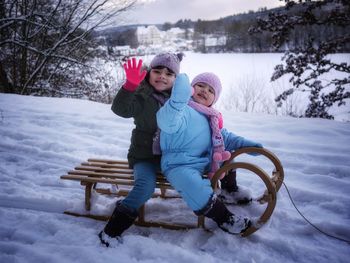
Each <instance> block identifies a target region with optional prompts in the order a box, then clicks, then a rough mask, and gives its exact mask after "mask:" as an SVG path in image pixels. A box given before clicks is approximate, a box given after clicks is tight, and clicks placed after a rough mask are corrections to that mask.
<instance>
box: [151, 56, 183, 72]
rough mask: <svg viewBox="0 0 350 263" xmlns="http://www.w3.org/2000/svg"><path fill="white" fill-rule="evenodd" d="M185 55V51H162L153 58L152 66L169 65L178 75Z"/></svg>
mask: <svg viewBox="0 0 350 263" xmlns="http://www.w3.org/2000/svg"><path fill="white" fill-rule="evenodd" d="M183 56H184V54H183V53H178V54H174V53H161V54H158V55H156V56H155V57H154V58H153V60H152V61H151V65H150V66H151V68H156V67H159V66H161V67H167V68H168V69H170V70H172V71H173V72H174V73H175V74H176V75H178V74H179V72H180V62H181V60H182V57H183Z"/></svg>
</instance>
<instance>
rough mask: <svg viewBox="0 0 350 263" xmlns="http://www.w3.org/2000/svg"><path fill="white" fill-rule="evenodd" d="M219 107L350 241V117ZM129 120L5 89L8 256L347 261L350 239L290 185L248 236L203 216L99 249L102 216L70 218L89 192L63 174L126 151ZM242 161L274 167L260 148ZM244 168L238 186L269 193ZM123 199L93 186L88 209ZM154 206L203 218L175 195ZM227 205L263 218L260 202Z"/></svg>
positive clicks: (171, 215)
mask: <svg viewBox="0 0 350 263" xmlns="http://www.w3.org/2000/svg"><path fill="white" fill-rule="evenodd" d="M222 113H223V117H224V121H225V126H226V127H227V128H228V129H229V130H231V131H233V132H235V133H237V134H239V135H242V136H245V137H247V138H250V139H254V140H257V141H259V142H261V143H263V145H264V146H265V148H267V149H269V150H270V151H272V152H274V153H275V154H276V155H277V156H278V157H279V158H280V160H281V162H282V164H283V166H284V169H285V181H284V182H285V184H286V185H287V187H288V189H289V191H290V194H291V196H292V197H293V201H294V202H295V204H296V205H297V207H298V209H299V210H300V211H301V212H302V213H303V215H304V216H305V217H306V218H307V219H309V220H310V221H311V222H312V223H313V224H315V225H316V226H317V227H318V228H320V229H321V230H322V231H325V232H326V233H327V234H329V235H332V236H337V237H339V238H342V239H347V240H350V228H349V225H350V207H349V204H350V197H349V191H350V174H349V171H350V150H349V146H348V145H349V141H350V123H349V122H337V121H329V120H322V119H296V118H290V117H278V116H272V115H263V114H248V113H232V112H229V111H225V110H223V111H222ZM132 128H133V122H132V120H131V119H123V118H120V117H118V116H116V115H114V114H113V113H112V111H111V110H110V105H106V104H100V103H96V102H91V101H84V100H75V99H63V98H60V99H58V98H43V97H29V96H20V95H9V94H0V134H1V140H0V180H1V183H0V262H10V263H11V262H26V263H32V262H33V263H34V262H35V263H37V262H60V263H61V262H84V263H85V262H94V263H95V262H201V263H204V262H205V263H207V262H318V263H322V262H327V263H328V262H344V263H345V262H348V259H347V258H348V257H349V256H350V247H349V243H346V242H344V241H340V240H338V239H335V238H331V237H329V236H326V235H324V234H322V233H321V232H319V231H317V230H316V229H314V228H313V227H312V226H310V224H308V223H307V222H306V221H305V220H304V219H303V218H302V217H301V216H300V215H299V214H298V212H297V211H296V209H295V208H294V207H293V205H292V202H291V200H290V199H289V197H288V193H287V191H286V189H285V187H284V186H282V187H281V189H280V191H279V192H278V195H277V206H276V208H275V211H274V213H273V215H272V217H271V218H270V220H269V222H268V223H267V224H265V225H264V226H263V227H262V228H261V229H260V230H259V231H257V232H256V233H254V234H253V235H251V236H249V237H247V238H241V237H237V236H232V235H229V234H227V233H224V232H223V231H221V230H220V229H218V228H217V227H216V226H215V224H213V223H211V222H209V220H207V221H206V222H207V226H208V227H209V228H210V229H211V232H208V231H204V230H202V229H194V230H187V231H175V230H165V229H159V228H144V227H137V226H132V227H131V228H130V229H129V230H128V231H126V232H125V234H124V236H123V242H122V243H120V244H119V245H118V247H117V248H112V249H111V248H105V247H103V246H101V245H100V242H99V240H98V237H97V234H98V232H99V231H100V230H101V229H102V228H103V227H104V224H105V223H104V222H100V221H94V220H91V219H87V218H76V217H72V216H68V215H65V214H63V211H64V210H75V211H80V212H82V211H84V191H83V187H82V186H81V185H80V184H79V183H78V182H74V181H67V180H61V179H60V176H61V175H64V174H66V172H67V171H69V170H71V169H72V168H73V167H75V166H76V165H78V164H79V163H80V162H82V161H85V160H86V159H87V158H90V157H96V158H109V159H125V156H126V153H127V149H128V146H129V140H130V132H131V130H132ZM242 159H243V160H247V161H250V162H253V163H256V164H257V165H259V166H260V167H262V168H263V169H265V170H266V171H271V170H272V166H271V164H270V163H269V162H268V161H267V160H266V159H264V158H263V157H261V156H258V157H250V156H249V157H247V156H246V157H242ZM238 172H239V176H238V180H239V183H240V185H243V186H246V187H249V188H250V189H252V190H253V193H254V195H259V194H261V191H263V190H264V189H263V188H261V185H259V183H257V182H258V181H259V179H258V177H257V176H254V175H253V174H248V173H246V172H245V171H240V170H239V171H238ZM245 175H248V176H245ZM259 191H260V192H259ZM115 201H116V199H115V198H112V197H108V196H102V195H96V194H94V195H93V206H92V211H93V212H95V213H99V214H107V213H110V212H111V211H112V210H113V206H114V202H115ZM147 209H148V210H150V211H152V214H151V215H150V216H155V218H156V219H159V218H160V217H163V218H165V219H167V220H179V221H181V220H186V221H194V220H196V218H195V217H194V216H193V214H192V212H191V211H189V209H188V208H187V207H186V205H185V204H183V202H182V200H179V199H172V200H170V201H169V200H168V201H162V200H161V199H159V198H157V199H153V200H151V201H150V202H149V203H148V205H147ZM230 209H231V210H232V211H235V212H239V213H242V214H248V215H249V214H250V215H252V216H257V215H256V213H257V211H260V210H261V209H262V208H261V206H259V205H258V204H255V203H254V204H252V205H251V206H248V207H235V206H231V207H230Z"/></svg>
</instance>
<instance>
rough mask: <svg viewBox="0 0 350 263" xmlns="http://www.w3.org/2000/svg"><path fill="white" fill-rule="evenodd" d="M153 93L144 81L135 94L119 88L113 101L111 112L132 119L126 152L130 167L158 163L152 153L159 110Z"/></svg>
mask: <svg viewBox="0 0 350 263" xmlns="http://www.w3.org/2000/svg"><path fill="white" fill-rule="evenodd" d="M154 92H155V91H154V89H153V87H152V86H151V85H150V84H149V83H148V81H146V80H144V81H143V82H141V84H140V86H139V87H138V88H137V90H136V91H135V92H129V91H127V90H125V89H123V88H121V89H120V90H119V91H118V93H117V95H116V96H115V98H114V100H113V104H112V111H113V112H114V113H115V114H117V115H118V116H120V117H124V118H134V123H135V126H136V127H135V129H134V130H133V131H132V135H131V145H130V148H129V152H128V161H129V165H130V167H133V165H134V164H135V163H137V162H139V161H151V162H159V161H160V156H156V155H153V153H152V144H153V136H154V134H155V132H156V131H157V120H156V113H157V111H158V110H159V108H160V105H159V102H158V101H157V100H156V99H155V98H154V97H153V95H152V94H153V93H154ZM158 94H159V93H158ZM161 94H162V95H163V96H164V97H166V98H168V97H169V96H170V94H169V93H167V92H163V93H161Z"/></svg>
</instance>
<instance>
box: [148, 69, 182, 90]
mask: <svg viewBox="0 0 350 263" xmlns="http://www.w3.org/2000/svg"><path fill="white" fill-rule="evenodd" d="M175 77H176V76H175V73H173V72H171V71H169V70H168V69H167V68H162V69H156V68H155V69H151V72H150V75H149V83H150V84H151V85H152V86H153V87H154V88H155V90H156V91H159V92H161V91H165V90H169V89H171V88H172V86H173V84H174V80H175Z"/></svg>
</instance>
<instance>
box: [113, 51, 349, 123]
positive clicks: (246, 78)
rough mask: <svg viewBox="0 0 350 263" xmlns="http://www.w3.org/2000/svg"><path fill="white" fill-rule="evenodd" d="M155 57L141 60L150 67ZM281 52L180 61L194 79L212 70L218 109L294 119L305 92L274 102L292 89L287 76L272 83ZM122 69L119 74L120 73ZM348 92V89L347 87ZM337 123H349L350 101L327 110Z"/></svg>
mask: <svg viewBox="0 0 350 263" xmlns="http://www.w3.org/2000/svg"><path fill="white" fill-rule="evenodd" d="M153 56H154V55H151V56H145V57H142V58H143V59H144V61H145V63H146V64H149V63H150V61H151V60H152V58H153ZM282 57H283V54H282V53H251V54H249V53H248V54H247V53H221V54H201V53H194V52H185V57H184V58H183V60H182V62H181V71H182V72H184V73H186V74H188V76H189V77H190V79H193V78H194V77H195V76H196V75H197V74H199V73H202V72H206V71H212V72H214V73H215V74H217V75H218V76H219V78H220V80H221V82H222V86H223V90H222V95H221V97H220V99H219V101H218V102H217V104H216V106H217V107H218V109H219V110H228V111H234V112H242V111H243V112H244V111H246V112H253V113H269V114H274V115H278V116H281V115H284V116H285V115H287V114H286V112H293V113H294V114H296V115H297V116H299V115H301V114H303V113H304V112H305V109H306V106H307V104H308V95H309V94H308V93H306V92H295V93H294V94H293V95H291V96H289V97H288V99H287V103H284V104H283V106H282V107H281V108H277V107H276V103H275V101H274V99H275V98H276V97H277V95H279V94H281V93H282V92H283V91H285V90H287V89H289V88H291V87H292V86H291V84H290V83H289V79H290V77H291V76H290V75H285V76H283V77H281V78H279V79H278V80H276V81H274V82H271V81H270V79H271V76H272V74H273V72H274V67H275V66H276V65H278V64H281V63H282V62H281V58H282ZM329 58H330V59H331V60H332V61H334V62H337V63H342V62H345V63H347V64H350V54H349V53H341V54H333V55H331V56H330V57H329ZM122 71H123V69H122V68H120V70H119V72H121V73H120V74H122V73H123V72H122ZM344 77H347V74H346V73H340V72H330V73H327V74H324V75H322V77H321V78H320V79H321V80H322V82H323V83H327V81H328V80H331V79H333V78H344ZM346 90H348V91H350V86H349V85H348V86H347V87H346ZM330 113H331V114H334V115H335V119H336V120H339V121H350V99H348V100H347V105H346V106H343V107H341V108H338V107H333V108H331V110H330Z"/></svg>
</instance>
